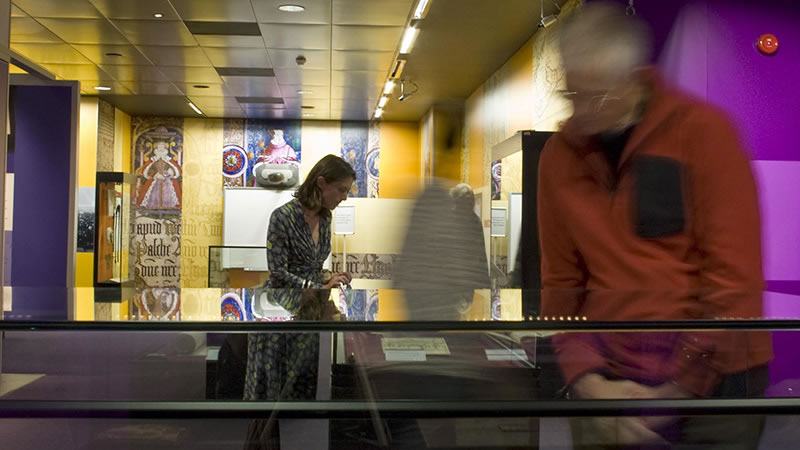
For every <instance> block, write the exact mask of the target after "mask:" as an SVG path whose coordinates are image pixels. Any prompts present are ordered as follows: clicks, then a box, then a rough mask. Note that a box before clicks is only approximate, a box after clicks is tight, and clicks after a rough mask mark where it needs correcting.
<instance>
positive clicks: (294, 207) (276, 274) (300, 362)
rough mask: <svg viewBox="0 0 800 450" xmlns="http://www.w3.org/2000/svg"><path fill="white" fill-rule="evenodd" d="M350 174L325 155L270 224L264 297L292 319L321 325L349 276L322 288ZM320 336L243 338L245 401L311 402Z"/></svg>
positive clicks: (347, 168) (334, 278) (335, 158)
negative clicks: (334, 218) (332, 295)
mask: <svg viewBox="0 0 800 450" xmlns="http://www.w3.org/2000/svg"><path fill="white" fill-rule="evenodd" d="M354 181H355V172H354V171H353V168H352V167H351V166H350V165H349V164H348V163H347V162H346V161H344V160H343V159H342V158H340V157H338V156H334V155H328V156H325V157H324V158H322V159H321V160H320V161H319V162H318V163H317V164H316V165H315V166H314V168H312V169H311V172H310V173H309V174H308V177H307V178H306V180H305V181H304V182H303V184H302V185H301V186H300V188H298V190H297V193H296V194H295V198H294V199H293V200H292V201H290V202H289V203H287V204H285V205H283V206H281V207H280V208H278V209H276V210H275V211H274V212H273V213H272V216H271V217H270V221H269V229H268V231H267V253H268V263H269V268H270V280H269V288H270V289H269V295H270V297H271V299H272V300H273V301H274V302H276V303H278V304H279V305H280V306H281V307H283V308H285V309H286V310H288V311H289V312H291V313H292V314H293V315H294V317H295V319H301V320H303V319H305V320H321V319H323V315H324V311H325V308H326V305H327V303H328V298H327V296H328V295H329V291H327V289H332V288H334V287H337V286H339V284H340V283H344V284H349V283H350V275H349V274H346V273H337V274H334V275H333V276H332V277H331V278H330V280H328V281H327V282H323V279H322V264H323V262H324V261H325V259H327V257H328V254H329V253H330V251H331V211H332V210H333V209H335V208H336V207H337V206H338V205H339V203H341V202H342V201H344V200H346V199H347V195H348V193H349V192H350V188H351V187H352V185H353V182H354ZM318 358H319V336H318V335H316V334H311V333H258V334H251V335H250V336H249V338H248V349H247V375H246V378H245V388H244V399H245V400H270V401H279V400H280V401H287V400H313V399H314V397H315V395H316V387H317V386H316V385H317V364H318Z"/></svg>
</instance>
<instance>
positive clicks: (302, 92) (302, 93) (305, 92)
mask: <svg viewBox="0 0 800 450" xmlns="http://www.w3.org/2000/svg"><path fill="white" fill-rule="evenodd" d="M297 93H298V94H300V95H304V94H313V92H311V91H303V90H300V91H297Z"/></svg>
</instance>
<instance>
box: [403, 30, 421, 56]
mask: <svg viewBox="0 0 800 450" xmlns="http://www.w3.org/2000/svg"><path fill="white" fill-rule="evenodd" d="M417 35H419V28H415V27H408V28H406V31H405V33H403V40H402V41H401V43H400V53H408V52H410V51H411V47H413V46H414V41H415V40H417Z"/></svg>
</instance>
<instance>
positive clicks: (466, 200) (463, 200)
mask: <svg viewBox="0 0 800 450" xmlns="http://www.w3.org/2000/svg"><path fill="white" fill-rule="evenodd" d="M450 198H452V199H453V202H454V203H455V205H456V206H458V207H461V208H470V209H471V208H472V207H473V206H474V205H475V193H474V192H473V191H472V187H470V185H468V184H465V183H461V184H459V185H457V186H456V187H454V188H452V189H450Z"/></svg>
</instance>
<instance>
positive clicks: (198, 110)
mask: <svg viewBox="0 0 800 450" xmlns="http://www.w3.org/2000/svg"><path fill="white" fill-rule="evenodd" d="M189 106H191V107H192V109H193V110H194V112H196V113H197V114H200V115H201V116H202V115H203V111H200V108H198V107H197V106H195V104H194V103H192V102H189Z"/></svg>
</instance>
